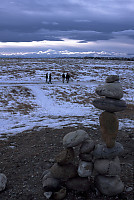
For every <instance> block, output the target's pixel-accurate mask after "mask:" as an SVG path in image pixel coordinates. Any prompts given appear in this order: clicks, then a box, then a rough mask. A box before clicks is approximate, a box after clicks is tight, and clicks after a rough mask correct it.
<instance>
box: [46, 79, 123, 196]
mask: <svg viewBox="0 0 134 200" xmlns="http://www.w3.org/2000/svg"><path fill="white" fill-rule="evenodd" d="M96 93H97V94H98V95H100V96H105V98H99V99H95V100H94V101H93V105H94V106H95V107H97V108H99V109H102V110H105V111H104V112H103V113H102V114H101V115H100V127H101V132H102V139H103V141H104V143H105V144H95V143H94V141H93V140H91V139H90V137H89V134H88V133H87V132H86V131H84V130H76V131H74V132H70V133H68V134H66V135H65V136H64V137H63V147H64V150H63V151H61V152H60V153H59V154H58V155H57V156H56V158H55V163H54V165H53V166H52V167H51V168H50V169H48V170H46V171H45V172H44V173H43V176H42V177H43V178H42V184H43V189H44V195H45V197H46V198H47V199H49V198H51V197H52V198H53V199H57V200H58V199H63V198H64V197H65V196H66V193H67V189H69V190H75V191H78V192H85V191H89V190H90V187H91V180H92V179H93V180H94V183H95V184H94V185H95V187H96V188H97V189H98V190H99V191H100V192H101V193H102V194H104V195H107V196H114V195H117V194H119V193H121V192H122V191H123V190H124V184H123V182H122V181H121V179H120V177H119V175H120V172H121V167H120V161H119V158H118V156H119V155H121V154H122V153H123V150H124V149H123V146H122V145H121V144H120V143H119V142H115V140H116V136H117V132H118V119H117V116H116V114H115V112H117V111H122V110H124V109H125V108H126V103H125V102H124V101H123V100H120V99H121V98H122V96H123V90H122V87H121V85H120V83H119V77H118V76H117V75H112V76H109V77H108V78H107V79H106V83H105V84H104V85H103V86H98V87H97V89H96ZM76 146H78V147H79V149H78V150H79V153H78V162H77V163H78V164H76V162H75V160H76V156H75V155H76V152H75V147H76Z"/></svg>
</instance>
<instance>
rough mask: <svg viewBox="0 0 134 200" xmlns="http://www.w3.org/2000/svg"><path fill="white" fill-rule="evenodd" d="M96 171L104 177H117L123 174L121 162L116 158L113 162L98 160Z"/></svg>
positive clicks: (95, 163)
mask: <svg viewBox="0 0 134 200" xmlns="http://www.w3.org/2000/svg"><path fill="white" fill-rule="evenodd" d="M94 169H95V170H96V171H97V172H98V173H99V174H102V175H110V176H115V175H119V174H120V173H121V167H120V161H119V158H118V157H116V158H115V159H113V160H108V159H98V160H95V162H94Z"/></svg>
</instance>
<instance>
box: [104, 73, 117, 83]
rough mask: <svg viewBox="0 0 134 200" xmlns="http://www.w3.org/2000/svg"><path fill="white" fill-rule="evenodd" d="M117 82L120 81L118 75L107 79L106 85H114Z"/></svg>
mask: <svg viewBox="0 0 134 200" xmlns="http://www.w3.org/2000/svg"><path fill="white" fill-rule="evenodd" d="M115 81H119V76H118V75H110V76H108V77H107V78H106V83H113V82H115Z"/></svg>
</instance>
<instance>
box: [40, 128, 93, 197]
mask: <svg viewBox="0 0 134 200" xmlns="http://www.w3.org/2000/svg"><path fill="white" fill-rule="evenodd" d="M78 145H79V146H80V148H79V159H78V160H79V164H78V165H76V164H75V152H74V147H76V146H78ZM63 146H64V150H63V151H61V152H60V153H59V154H58V155H57V156H56V158H55V161H56V162H55V164H54V165H53V166H52V167H51V168H50V169H49V170H46V171H45V172H44V174H43V179H42V183H43V188H44V190H45V192H44V195H45V196H46V198H48V199H49V198H50V197H53V199H63V198H64V197H65V196H66V192H67V189H69V190H75V191H79V192H84V191H88V190H89V188H90V178H89V177H90V176H91V175H92V171H93V162H92V154H93V150H94V148H95V144H94V141H92V140H90V138H89V135H88V133H87V132H85V131H84V130H76V131H74V132H70V133H68V134H67V135H65V136H64V138H63Z"/></svg>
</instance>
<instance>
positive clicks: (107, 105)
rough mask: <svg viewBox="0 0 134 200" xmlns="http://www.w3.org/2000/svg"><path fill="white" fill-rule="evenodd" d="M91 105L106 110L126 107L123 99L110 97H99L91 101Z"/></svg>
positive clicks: (114, 110)
mask: <svg viewBox="0 0 134 200" xmlns="http://www.w3.org/2000/svg"><path fill="white" fill-rule="evenodd" d="M93 105H94V106H95V107H96V108H98V109H101V110H106V111H108V112H119V111H123V110H125V109H126V107H127V106H126V102H125V101H123V100H117V99H111V98H99V99H95V100H94V101H93Z"/></svg>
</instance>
